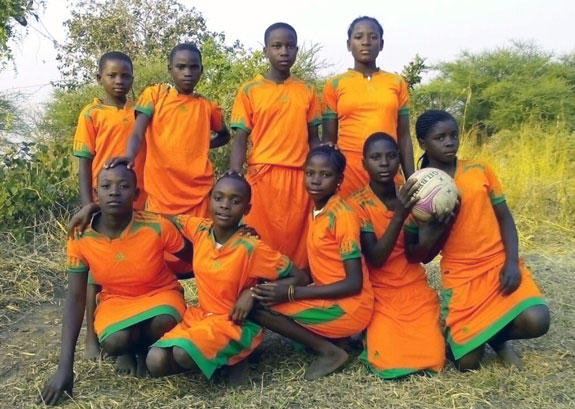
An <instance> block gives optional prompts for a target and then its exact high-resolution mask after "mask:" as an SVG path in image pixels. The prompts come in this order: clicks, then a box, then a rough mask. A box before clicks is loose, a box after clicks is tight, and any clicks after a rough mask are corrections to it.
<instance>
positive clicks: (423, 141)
mask: <svg viewBox="0 0 575 409" xmlns="http://www.w3.org/2000/svg"><path fill="white" fill-rule="evenodd" d="M417 144H418V145H419V147H420V148H421V149H423V150H424V151H426V150H427V148H426V147H425V140H424V139H418V140H417Z"/></svg>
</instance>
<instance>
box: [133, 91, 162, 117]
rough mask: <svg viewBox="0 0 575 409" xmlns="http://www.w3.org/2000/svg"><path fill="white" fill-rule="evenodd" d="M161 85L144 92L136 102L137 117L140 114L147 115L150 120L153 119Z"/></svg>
mask: <svg viewBox="0 0 575 409" xmlns="http://www.w3.org/2000/svg"><path fill="white" fill-rule="evenodd" d="M160 87H161V85H154V86H151V87H148V88H146V89H145V90H144V92H142V95H140V97H139V98H138V101H136V107H135V108H134V110H135V112H136V115H138V113H139V112H141V113H142V114H144V115H146V116H147V117H148V118H151V117H152V116H153V115H154V107H155V106H156V103H157V102H158V94H159V91H160Z"/></svg>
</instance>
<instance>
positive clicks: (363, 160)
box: [361, 158, 367, 170]
mask: <svg viewBox="0 0 575 409" xmlns="http://www.w3.org/2000/svg"><path fill="white" fill-rule="evenodd" d="M361 165H362V166H363V168H364V169H365V170H367V168H366V163H365V158H362V159H361Z"/></svg>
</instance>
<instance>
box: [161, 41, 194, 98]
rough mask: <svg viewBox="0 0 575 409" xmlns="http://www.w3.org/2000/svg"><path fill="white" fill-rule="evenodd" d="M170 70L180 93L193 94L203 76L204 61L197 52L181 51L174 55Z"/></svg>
mask: <svg viewBox="0 0 575 409" xmlns="http://www.w3.org/2000/svg"><path fill="white" fill-rule="evenodd" d="M168 69H169V70H170V75H171V76H172V79H173V80H174V85H175V86H176V89H177V90H178V92H180V93H182V94H191V93H192V92H194V88H196V85H197V84H198V82H199V81H200V77H201V76H202V71H203V67H202V60H201V59H200V56H199V54H198V53H196V52H193V51H190V50H180V51H177V52H176V54H175V55H174V58H173V59H172V61H171V62H170V65H169V66H168Z"/></svg>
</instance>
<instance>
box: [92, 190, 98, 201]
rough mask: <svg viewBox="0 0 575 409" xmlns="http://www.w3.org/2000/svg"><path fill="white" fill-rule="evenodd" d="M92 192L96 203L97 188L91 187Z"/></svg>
mask: <svg viewBox="0 0 575 409" xmlns="http://www.w3.org/2000/svg"><path fill="white" fill-rule="evenodd" d="M92 192H93V194H94V201H95V202H96V203H98V189H96V188H93V189H92Z"/></svg>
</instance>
